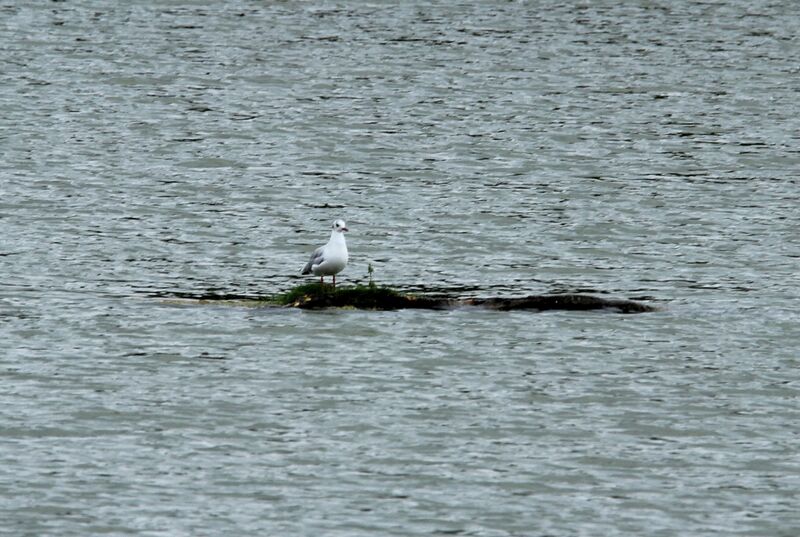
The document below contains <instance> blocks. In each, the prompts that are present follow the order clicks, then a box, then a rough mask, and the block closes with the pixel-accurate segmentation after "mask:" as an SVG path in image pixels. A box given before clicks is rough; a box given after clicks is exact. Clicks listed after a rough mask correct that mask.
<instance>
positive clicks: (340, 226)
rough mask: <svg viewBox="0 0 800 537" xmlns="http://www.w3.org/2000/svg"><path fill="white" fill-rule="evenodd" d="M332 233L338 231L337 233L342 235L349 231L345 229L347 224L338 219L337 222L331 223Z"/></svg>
mask: <svg viewBox="0 0 800 537" xmlns="http://www.w3.org/2000/svg"><path fill="white" fill-rule="evenodd" d="M331 227H332V228H333V230H334V231H338V232H339V233H343V232H345V231H350V230H349V229H347V224H345V223H344V220H342V219H341V218H339V219H338V220H334V221H333V225H332V226H331Z"/></svg>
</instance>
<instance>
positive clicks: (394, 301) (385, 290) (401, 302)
mask: <svg viewBox="0 0 800 537" xmlns="http://www.w3.org/2000/svg"><path fill="white" fill-rule="evenodd" d="M272 302H274V303H275V304H277V305H281V306H290V307H295V308H302V309H322V308H348V309H363V310H396V309H404V308H427V309H438V308H437V307H436V306H437V305H438V306H439V307H444V305H445V302H447V301H446V300H445V301H444V302H443V301H442V299H433V298H426V297H418V296H415V295H410V294H405V293H401V292H399V291H395V290H394V289H391V288H389V287H382V286H375V285H356V286H353V287H337V288H334V287H333V286H330V285H323V284H319V283H310V284H305V285H298V286H297V287H295V288H294V289H292V290H291V291H288V292H286V293H282V294H280V295H276V296H275V297H273V299H272Z"/></svg>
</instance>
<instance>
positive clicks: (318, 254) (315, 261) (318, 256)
mask: <svg viewBox="0 0 800 537" xmlns="http://www.w3.org/2000/svg"><path fill="white" fill-rule="evenodd" d="M324 249H325V247H324V246H320V247H319V248H317V249H316V250H314V253H313V254H311V259H309V260H308V263H306V266H305V267H303V272H301V273H300V274H308V273H310V272H311V267H312V266H314V265H319V264H320V263H322V262H323V261H324V260H325V257H324V256H323V255H322V250H324Z"/></svg>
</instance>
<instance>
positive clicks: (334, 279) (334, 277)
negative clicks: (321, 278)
mask: <svg viewBox="0 0 800 537" xmlns="http://www.w3.org/2000/svg"><path fill="white" fill-rule="evenodd" d="M333 288H334V289H336V274H334V275H333Z"/></svg>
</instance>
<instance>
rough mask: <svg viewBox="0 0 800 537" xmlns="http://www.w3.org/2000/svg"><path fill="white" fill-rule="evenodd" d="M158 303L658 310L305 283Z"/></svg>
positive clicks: (580, 300)
mask: <svg viewBox="0 0 800 537" xmlns="http://www.w3.org/2000/svg"><path fill="white" fill-rule="evenodd" d="M157 296H158V298H165V299H174V300H179V301H181V302H186V301H191V302H203V303H208V302H217V303H219V302H226V303H229V304H231V305H239V306H261V307H285V308H300V309H307V310H313V309H324V308H345V309H361V310H383V311H385V310H400V309H428V310H445V309H453V308H472V307H474V308H482V309H489V310H498V311H512V310H531V311H547V310H572V311H585V310H613V311H618V312H622V313H644V312H650V311H658V309H659V308H657V307H654V306H651V305H649V304H645V303H642V302H638V301H634V300H625V299H609V298H601V297H597V296H594V295H586V294H550V295H528V296H523V297H488V298H475V297H472V298H459V297H454V296H447V295H439V294H437V295H425V294H416V293H407V292H402V291H399V290H396V289H392V288H390V287H385V286H378V285H374V284H369V285H355V286H345V287H342V286H339V287H336V288H334V287H333V286H331V285H325V284H320V283H307V284H302V285H298V286H296V287H294V288H293V289H291V290H290V291H287V292H285V293H280V294H277V295H270V296H263V297H261V296H252V295H248V296H243V295H241V296H240V295H232V294H215V293H169V294H167V293H164V294H158V295H157Z"/></svg>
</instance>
